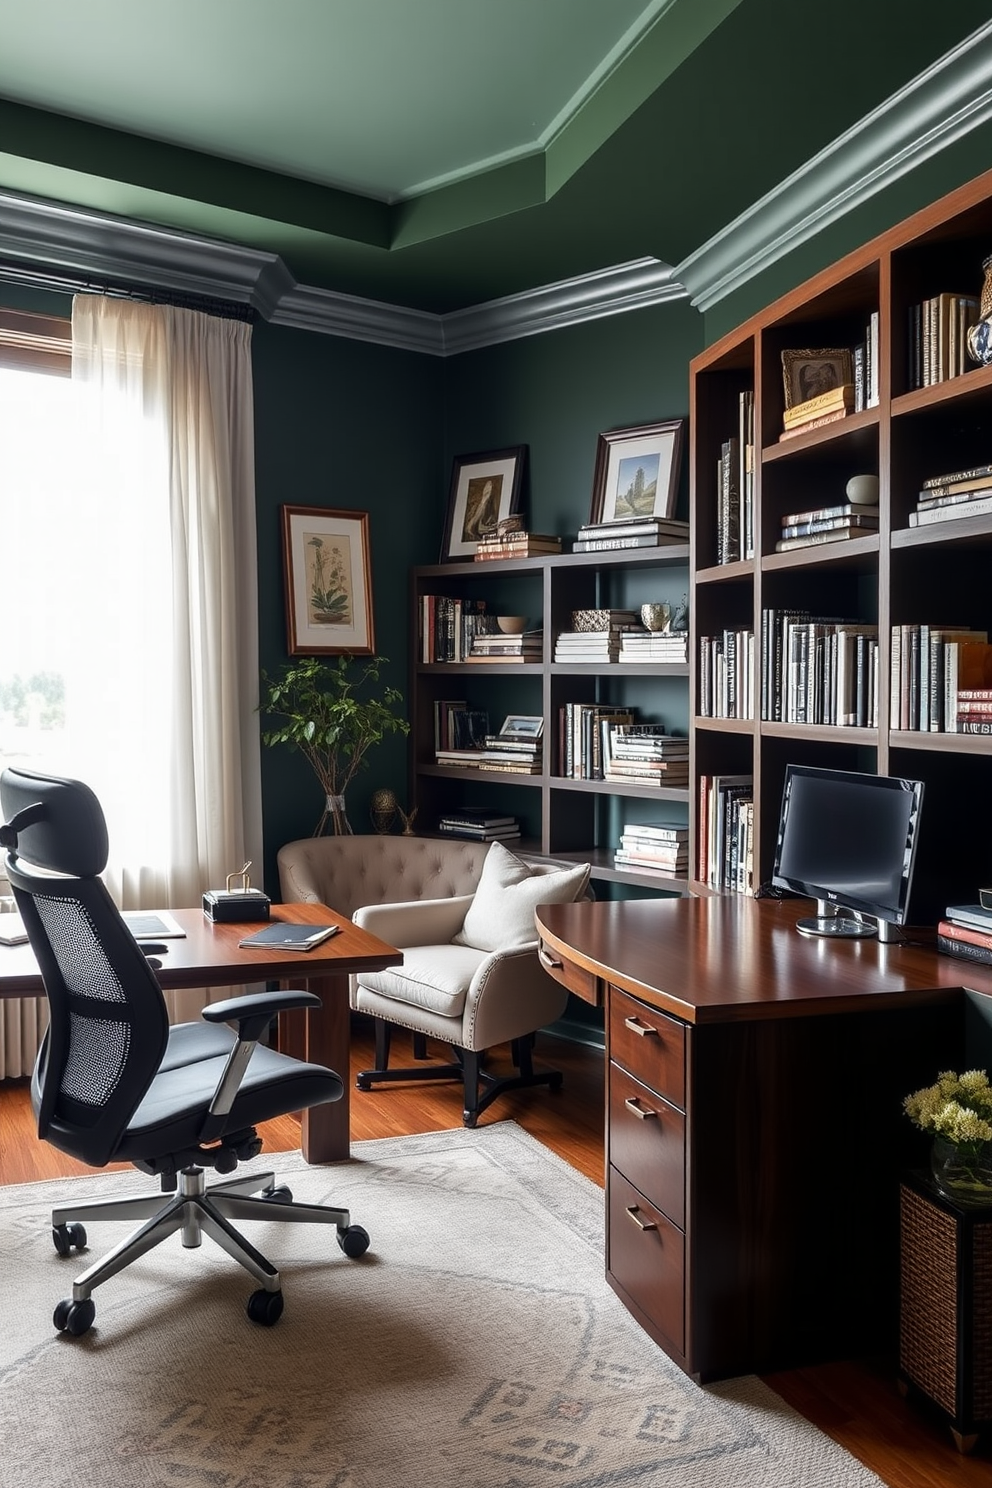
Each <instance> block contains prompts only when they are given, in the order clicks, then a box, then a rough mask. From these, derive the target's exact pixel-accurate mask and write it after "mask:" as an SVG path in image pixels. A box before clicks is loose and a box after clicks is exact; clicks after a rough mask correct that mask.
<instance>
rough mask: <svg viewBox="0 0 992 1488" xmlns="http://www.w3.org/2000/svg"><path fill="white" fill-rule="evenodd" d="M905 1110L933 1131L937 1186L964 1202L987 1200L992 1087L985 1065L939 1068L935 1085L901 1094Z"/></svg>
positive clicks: (991, 1193) (991, 1170) (991, 1169)
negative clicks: (960, 1071) (958, 1071)
mask: <svg viewBox="0 0 992 1488" xmlns="http://www.w3.org/2000/svg"><path fill="white" fill-rule="evenodd" d="M903 1109H904V1111H905V1112H906V1115H907V1116H908V1117H909V1119H910V1120H911V1121H912V1122H913V1124H914V1125H915V1126H918V1127H919V1128H920V1130H921V1131H925V1132H930V1133H932V1135H933V1147H932V1148H931V1152H930V1166H931V1170H932V1172H933V1177H934V1181H935V1183H936V1184H937V1187H938V1188H939V1189H940V1190H941V1191H942V1192H943V1193H945V1194H947V1196H948V1198H951V1199H957V1200H958V1201H959V1202H963V1203H966V1204H992V1088H990V1086H989V1077H988V1075H987V1073H986V1072H985V1070H966V1071H965V1072H964V1074H962V1075H956V1074H955V1073H954V1071H953V1070H944V1071H943V1072H942V1073H941V1074H939V1075H938V1076H937V1083H936V1085H928V1086H926V1087H925V1089H923V1090H917V1091H915V1092H914V1093H913V1094H912V1095H907V1097H906V1099H905V1100H904V1101H903Z"/></svg>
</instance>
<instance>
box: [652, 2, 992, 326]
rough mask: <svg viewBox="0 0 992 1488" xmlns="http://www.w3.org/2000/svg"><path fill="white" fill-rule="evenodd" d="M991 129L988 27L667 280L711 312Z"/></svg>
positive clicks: (991, 46)
mask: <svg viewBox="0 0 992 1488" xmlns="http://www.w3.org/2000/svg"><path fill="white" fill-rule="evenodd" d="M989 119H992V22H989V23H988V24H987V25H985V26H982V27H980V28H979V30H977V31H975V32H973V33H972V35H971V36H969V37H966V39H965V40H964V41H963V42H961V43H960V45H959V46H957V47H955V48H954V49H953V50H952V51H950V52H947V53H946V54H945V55H944V56H943V57H941V58H940V59H939V61H937V62H935V63H934V64H933V65H932V66H931V67H928V68H927V69H926V71H925V72H922V73H920V75H919V76H918V77H916V78H914V79H913V81H912V82H910V83H908V84H907V85H906V86H905V87H904V88H901V89H900V90H899V92H897V93H894V94H893V95H892V97H891V98H889V99H887V100H886V102H885V103H883V104H881V105H880V106H879V107H878V108H877V109H874V110H873V111H872V112H871V113H870V114H866V115H865V117H864V118H863V119H861V120H860V121H859V122H858V123H857V124H855V125H854V126H853V128H851V129H848V130H847V131H846V132H845V133H844V134H842V135H839V136H838V138H837V139H836V140H834V142H833V143H832V144H831V145H828V146H827V148H826V149H825V150H821V151H820V153H819V154H818V155H814V156H813V157H812V159H810V160H808V161H807V162H806V164H805V165H803V166H801V167H800V169H799V170H797V171H794V172H793V174H792V175H790V176H787V177H786V178H785V179H784V180H783V181H781V182H779V184H778V185H777V186H776V187H775V188H774V189H773V190H772V191H770V192H768V193H767V194H766V195H765V196H763V197H762V198H761V199H760V200H759V201H757V202H755V203H754V204H753V206H751V207H749V208H748V210H747V211H746V212H743V213H742V214H741V215H740V216H739V217H737V218H736V219H735V220H734V221H733V222H730V223H728V224H727V226H726V227H725V228H723V229H722V230H721V231H720V232H718V233H717V234H715V236H714V237H712V238H710V239H709V241H708V242H706V243H704V244H702V246H701V247H700V248H697V249H696V250H695V252H694V253H690V254H689V256H688V257H687V258H685V259H683V260H682V262H681V263H680V264H678V265H677V266H676V268H675V270H674V274H675V275H676V277H677V278H678V279H679V280H681V282H682V283H683V284H684V285H685V286H686V288H687V289H688V291H689V293H690V294H691V296H692V303H693V304H694V305H695V306H696V307H697V308H698V309H699V310H703V311H705V310H708V309H710V308H711V306H713V305H716V304H717V303H718V302H719V301H720V300H722V299H725V298H726V296H727V295H729V294H732V293H733V292H734V291H735V290H737V289H740V288H741V286H742V285H744V284H746V283H747V282H748V280H749V279H753V278H754V276H755V275H756V274H759V273H761V272H762V270H764V269H767V268H768V267H770V265H772V264H774V263H776V262H777V261H778V260H779V259H781V258H783V257H784V256H785V255H786V254H787V253H791V252H792V250H793V249H794V248H797V247H799V245H800V244H801V243H805V242H806V241H807V240H808V239H809V238H811V237H813V236H814V235H815V234H816V233H818V232H821V231H822V230H823V228H825V227H827V226H829V225H830V224H831V223H833V222H836V221H837V220H838V218H840V217H842V216H844V215H845V214H846V213H847V212H850V211H852V210H853V209H854V208H855V207H858V206H860V205H861V204H862V203H863V202H865V201H867V200H869V198H870V197H872V196H875V195H876V194H877V193H878V192H880V191H883V190H884V189H885V188H886V187H887V186H890V185H891V184H892V183H893V182H894V181H897V180H898V179H899V178H900V177H901V176H904V175H906V173H907V172H908V171H911V170H913V169H915V168H916V167H917V166H919V165H922V163H923V162H924V161H925V160H928V159H930V158H931V157H932V156H933V155H936V154H937V153H939V152H940V151H941V150H946V149H947V148H948V147H949V146H950V145H953V144H954V143H955V142H956V141H957V140H959V139H961V138H962V137H963V136H964V135H966V134H968V133H969V132H970V131H971V130H973V129H977V128H978V127H979V125H981V124H985V123H986V122H987V121H988V120H989Z"/></svg>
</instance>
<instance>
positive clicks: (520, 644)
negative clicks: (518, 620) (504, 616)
mask: <svg viewBox="0 0 992 1488" xmlns="http://www.w3.org/2000/svg"><path fill="white" fill-rule="evenodd" d="M543 654H544V632H543V630H541V629H540V627H538V628H537V629H534V630H524V631H521V633H520V634H519V635H506V634H505V633H504V632H503V631H502V630H499V629H497V630H494V631H485V632H482V633H477V634H476V635H474V636H473V637H472V643H471V645H470V647H469V650H468V654H467V655H465V656H463V657H462V660H463V661H466V662H477V661H478V662H487V661H489V662H499V663H501V664H502V663H505V662H514V661H520V662H524V661H530V662H535V661H540V660H541V657H542V656H543Z"/></svg>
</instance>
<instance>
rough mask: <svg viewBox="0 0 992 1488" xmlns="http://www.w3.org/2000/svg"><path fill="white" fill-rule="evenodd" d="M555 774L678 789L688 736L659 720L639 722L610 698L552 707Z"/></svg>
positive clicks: (685, 773)
mask: <svg viewBox="0 0 992 1488" xmlns="http://www.w3.org/2000/svg"><path fill="white" fill-rule="evenodd" d="M557 768H558V774H559V775H561V776H563V777H564V778H565V779H569V780H617V781H625V782H627V783H628V784H644V785H651V784H655V785H663V786H666V787H672V788H677V789H683V788H685V787H686V786H688V783H689V741H688V739H685V738H676V737H674V736H673V735H670V734H667V733H666V732H665V727H664V724H662V723H640V722H638V721H637V720H636V719H635V716H634V710H633V709H630V708H626V707H623V706H622V705H620V704H613V703H565V704H563V705H562V707H561V708H560V709H559V712H558V758H557Z"/></svg>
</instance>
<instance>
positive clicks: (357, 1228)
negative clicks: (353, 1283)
mask: <svg viewBox="0 0 992 1488" xmlns="http://www.w3.org/2000/svg"><path fill="white" fill-rule="evenodd" d="M338 1244H339V1245H340V1247H341V1249H342V1250H343V1251H344V1253H345V1255H346V1256H349V1257H350V1258H351V1260H353V1261H356V1260H357V1259H358V1257H359V1256H363V1255H364V1254H365V1252H366V1251H367V1250H368V1248H369V1244H370V1241H369V1232H368V1230H366V1229H364V1228H363V1227H362V1226H361V1225H349V1226H348V1228H347V1229H346V1230H338Z"/></svg>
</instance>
